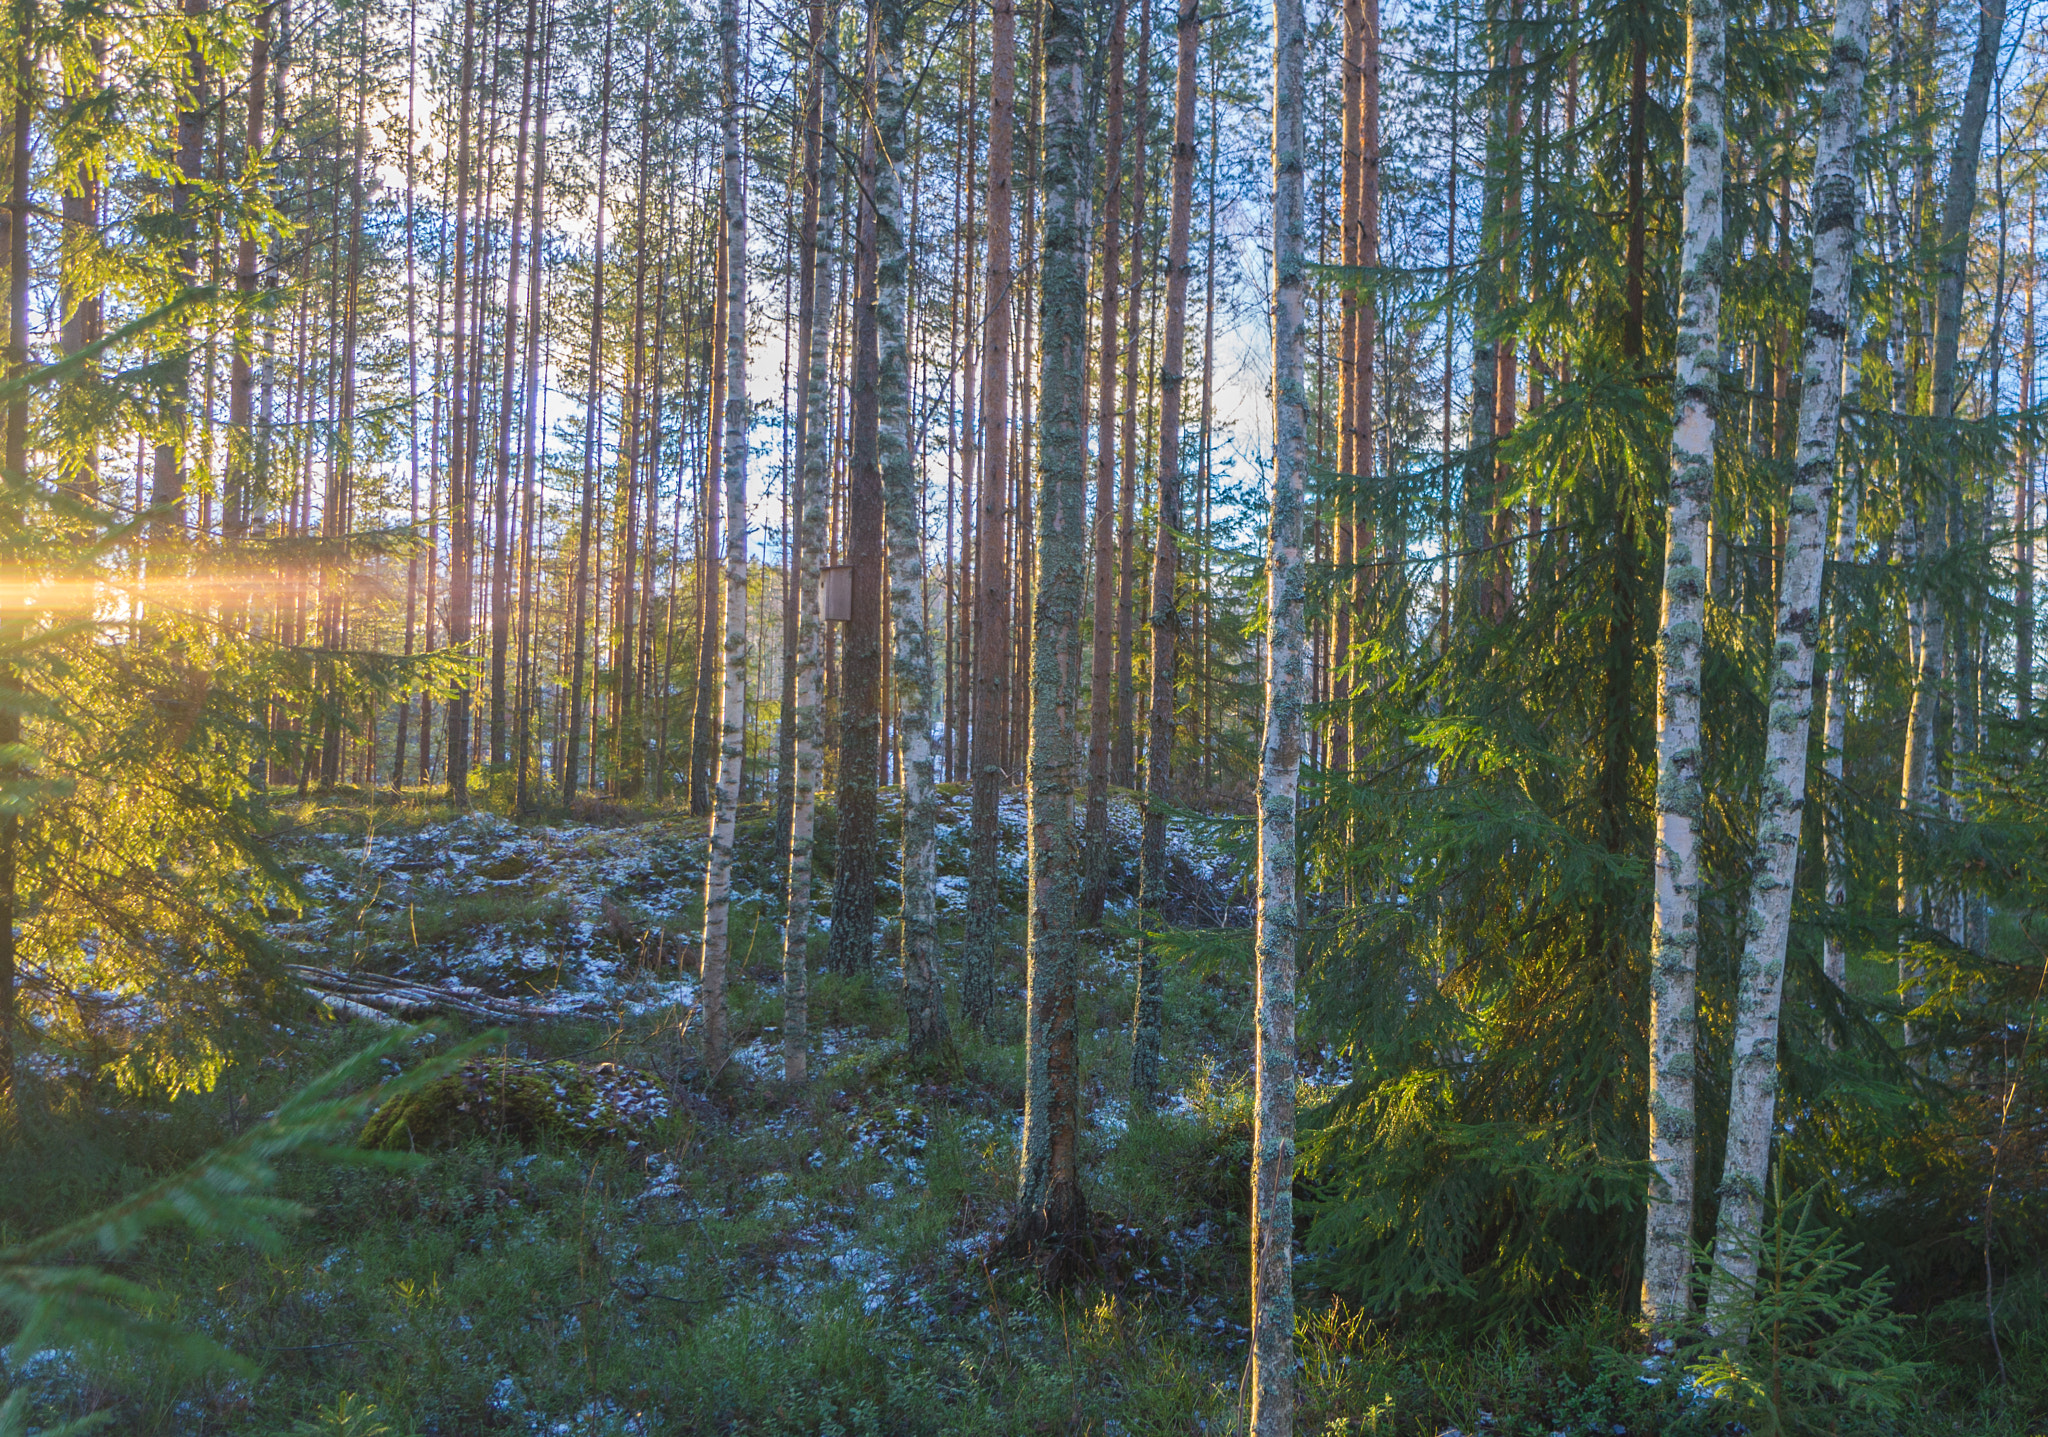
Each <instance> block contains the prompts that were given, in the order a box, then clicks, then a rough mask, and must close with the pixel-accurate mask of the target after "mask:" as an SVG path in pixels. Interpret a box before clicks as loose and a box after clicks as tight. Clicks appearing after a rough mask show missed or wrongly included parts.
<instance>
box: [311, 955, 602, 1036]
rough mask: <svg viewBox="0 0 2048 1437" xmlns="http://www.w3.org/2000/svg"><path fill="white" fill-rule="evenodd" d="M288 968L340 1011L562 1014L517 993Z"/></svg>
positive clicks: (502, 1017)
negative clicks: (502, 994)
mask: <svg viewBox="0 0 2048 1437" xmlns="http://www.w3.org/2000/svg"><path fill="white" fill-rule="evenodd" d="M285 971H286V972H287V973H289V974H291V976H292V977H293V978H295V979H296V980H298V983H299V985H300V986H301V987H302V988H304V989H305V990H306V991H307V992H308V993H310V994H311V995H312V996H313V997H315V998H317V999H319V1000H320V1001H321V1002H323V1003H325V1004H326V1005H327V1006H328V1007H330V1008H332V1009H334V1010H335V1011H336V1012H337V1013H346V1014H348V1015H349V1016H351V1017H357V1018H371V1020H372V1021H376V1019H377V1018H381V1019H383V1020H384V1021H386V1022H389V1021H391V1020H392V1019H416V1018H427V1017H432V1016H434V1015H436V1014H454V1015H457V1016H460V1017H464V1018H474V1019H476V1020H477V1021H479V1022H484V1023H538V1022H543V1021H545V1020H547V1019H549V1018H559V1017H562V1016H564V1014H563V1012H562V1011H561V1010H560V1009H557V1008H551V1007H546V1006H544V1005H541V1004H538V1003H522V1002H520V1001H519V1000H518V999H516V998H495V997H492V996H491V995H490V994H489V993H485V992H483V991H481V990H480V989H476V988H469V987H453V988H430V987H428V986H427V985H425V984H424V983H409V982H407V981H406V980H405V979H403V978H391V977H387V976H385V975H384V974H382V973H344V972H342V971H341V970H340V969H338V968H317V967H313V966H311V965H309V964H304V963H287V964H286V965H285ZM373 1014H374V1015H375V1017H372V1015H373Z"/></svg>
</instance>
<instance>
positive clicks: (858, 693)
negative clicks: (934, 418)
mask: <svg viewBox="0 0 2048 1437" xmlns="http://www.w3.org/2000/svg"><path fill="white" fill-rule="evenodd" d="M870 38H871V39H872V37H870ZM869 55H870V59H871V60H872V56H873V45H872V43H871V44H870V46H869ZM867 98H868V102H869V103H868V107H867V108H868V113H869V114H873V112H874V111H873V89H872V75H871V76H870V89H869V93H868V97H867ZM862 128H863V129H864V130H865V131H866V136H865V138H864V139H863V141H862V143H861V157H860V190H861V207H860V211H861V212H860V223H859V227H858V232H859V240H858V242H857V247H856V254H855V258H854V295H853V311H854V323H853V351H854V361H853V414H852V423H851V429H852V436H851V437H852V442H851V444H850V445H849V446H848V449H849V453H848V456H847V466H846V562H847V564H849V565H850V566H851V567H852V569H853V585H852V587H853V595H852V597H853V604H852V609H851V616H850V617H849V618H848V620H847V622H846V628H845V633H844V637H843V646H842V648H841V651H840V652H841V659H842V664H841V670H840V690H839V694H840V698H839V787H838V799H839V835H838V841H837V842H836V843H835V845H834V849H833V872H832V933H831V939H830V942H829V944H828V946H827V948H826V953H825V965H826V966H827V967H828V968H830V969H831V970H832V971H833V972H835V973H840V974H847V975H851V974H856V973H864V972H866V971H867V968H868V965H869V964H870V963H871V962H873V960H874V943H875V877H876V872H875V870H876V867H877V862H876V860H877V852H876V849H877V845H878V842H879V839H878V837H877V833H876V818H875V787H876V784H877V782H878V778H877V772H876V771H877V769H878V768H879V767H880V756H881V752H880V750H881V727H882V719H881V689H882V565H883V563H884V561H885V560H884V554H883V549H882V522H883V515H882V474H881V467H880V456H879V453H878V450H877V445H878V443H879V438H878V435H877V430H876V426H877V417H876V416H877V409H876V384H877V382H878V365H879V359H878V356H877V345H878V343H879V340H878V336H877V333H876V325H875V214H874V193H875V165H876V157H875V135H874V130H873V128H872V126H869V125H863V126H862Z"/></svg>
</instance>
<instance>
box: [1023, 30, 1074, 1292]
mask: <svg viewBox="0 0 2048 1437" xmlns="http://www.w3.org/2000/svg"><path fill="white" fill-rule="evenodd" d="M1041 14H1042V16H1043V22H1042V23H1043V26H1044V28H1043V30H1042V31H1041V34H1042V42H1041V43H1042V45H1043V49H1042V52H1041V53H1042V55H1043V57H1044V68H1043V70H1042V72H1041V73H1042V82H1041V88H1040V93H1041V95H1042V97H1043V98H1042V100H1041V104H1042V106H1043V108H1042V110H1041V123H1040V127H1039V134H1040V145H1041V150H1040V163H1039V174H1040V181H1039V183H1040V186H1041V192H1042V194H1043V195H1044V210H1043V211H1042V220H1041V224H1040V229H1039V270H1038V274H1039V287H1040V288H1039V294H1040V300H1039V332H1040V334H1041V336H1042V339H1041V344H1040V350H1039V369H1038V375H1039V379H1038V394H1039V401H1038V415H1037V421H1038V459H1037V463H1038V495H1037V504H1036V520H1037V525H1038V534H1037V543H1038V547H1037V585H1036V590H1035V593H1034V597H1033V606H1032V626H1031V741H1030V748H1029V754H1028V758H1027V761H1026V762H1027V768H1026V786H1027V788H1028V790H1029V797H1030V874H1031V877H1030V884H1031V912H1030V919H1029V937H1028V940H1027V947H1026V949H1025V995H1024V1132H1023V1138H1022V1143H1021V1151H1020V1153H1019V1156H1018V1181H1017V1208H1018V1212H1017V1226H1016V1229H1015V1231H1014V1234H1013V1238H1014V1241H1016V1242H1017V1243H1018V1244H1020V1245H1023V1246H1025V1247H1028V1248H1032V1249H1035V1250H1036V1253H1037V1255H1038V1256H1039V1258H1040V1260H1041V1263H1042V1265H1043V1267H1044V1269H1045V1270H1046V1272H1047V1274H1048V1276H1052V1277H1063V1276H1065V1275H1068V1274H1071V1272H1072V1271H1073V1270H1074V1267H1075V1265H1076V1264H1077V1263H1078V1261H1079V1259H1080V1251H1079V1247H1078V1244H1079V1243H1081V1242H1084V1241H1085V1239H1086V1223H1087V1208H1086V1205H1085V1202H1084V1199H1083V1197H1082V1194H1081V1185H1080V1168H1079V1164H1080V1128H1081V1115H1080V1050H1079V1041H1078V1040H1079V1034H1078V1031H1077V1027H1076V1025H1077V1016H1076V1013H1075V969H1074V964H1075V951H1074V915H1075V912H1076V910H1077V908H1078V906H1079V902H1080V876H1081V874H1080V863H1079V859H1080V851H1079V846H1078V844H1077V843H1076V842H1075V838H1074V789H1075V787H1076V784H1077V782H1078V780H1079V777H1080V745H1079V743H1078V741H1077V738H1076V729H1075V704H1076V702H1077V701H1078V695H1079V693H1080V674H1081V587H1082V580H1083V577H1084V575H1085V574H1086V573H1087V568H1088V548H1087V466H1088V441H1087V431H1086V429H1085V427H1084V426H1085V424H1086V414H1085V411H1086V407H1087V370H1088V359H1087V345H1088V323H1087V301H1088V291H1087V283H1088V260H1087V254H1088V228H1089V216H1088V195H1089V191H1090V176H1089V173H1088V170H1089V155H1088V144H1087V136H1086V133H1085V120H1084V118H1083V116H1084V106H1083V102H1082V86H1083V69H1084V60H1083V36H1082V20H1081V14H1080V11H1079V9H1078V7H1077V6H1076V5H1075V4H1074V0H1047V4H1046V5H1045V7H1044V8H1043V10H1042V11H1041Z"/></svg>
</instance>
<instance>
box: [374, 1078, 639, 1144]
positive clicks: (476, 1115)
mask: <svg viewBox="0 0 2048 1437" xmlns="http://www.w3.org/2000/svg"><path fill="white" fill-rule="evenodd" d="M667 1112H668V1099H667V1097H666V1096H665V1095H664V1094H663V1093H662V1091H661V1089H660V1087H659V1086H658V1085H657V1084H656V1083H655V1081H654V1080H653V1079H652V1078H650V1077H648V1076H647V1075H646V1074H644V1073H635V1072H632V1071H630V1070H628V1069H621V1068H617V1067H614V1066H613V1065H612V1064H610V1063H600V1064H598V1065H596V1066H595V1067H584V1066H583V1065H582V1064H579V1063H569V1062H539V1061H535V1060H530V1059H523V1058H492V1059H486V1060H482V1061H479V1062H474V1063H465V1064H463V1066H462V1067H461V1068H459V1069H458V1070H456V1071H455V1072H453V1073H450V1074H449V1075H448V1076H446V1077H444V1078H437V1079H436V1080H435V1081H433V1082H431V1083H429V1084H427V1085H426V1086H425V1087H423V1088H421V1089H419V1090H418V1091H417V1092H413V1093H407V1094H404V1095H402V1096H400V1097H397V1098H394V1099H393V1100H392V1101H390V1102H388V1103H386V1104H384V1105H383V1106H382V1107H380V1108H379V1109H377V1111H376V1112H375V1113H373V1114H371V1115H370V1120H369V1122H368V1123H366V1124H364V1126H363V1134H362V1139H361V1142H362V1145H363V1146H364V1147H366V1148H379V1149H385V1150H391V1151H400V1152H403V1151H407V1150H410V1149H415V1148H441V1147H451V1146H453V1145H455V1144H457V1143H461V1142H465V1141H467V1140H469V1139H471V1138H477V1137H504V1138H511V1139H512V1140H513V1141H515V1142H518V1143H522V1144H533V1143H537V1142H539V1141H541V1140H542V1139H543V1138H546V1139H551V1140H553V1141H556V1142H563V1143H571V1144H575V1145H577V1146H586V1147H587V1146H592V1145H595V1144H598V1143H604V1142H624V1143H634V1142H638V1141H639V1140H640V1139H642V1138H643V1137H645V1136H646V1132H647V1129H648V1126H649V1125H650V1124H652V1123H653V1122H655V1121H657V1120H658V1119H660V1118H662V1117H664V1116H666V1115H667Z"/></svg>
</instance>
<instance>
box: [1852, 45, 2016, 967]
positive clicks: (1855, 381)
mask: <svg viewBox="0 0 2048 1437" xmlns="http://www.w3.org/2000/svg"><path fill="white" fill-rule="evenodd" d="M1867 33H1868V31H1867V28H1866V34H1867ZM1849 325H1850V330H1849V337H1848V339H1847V341H1846V343H1845V345H1844V350H1843V357H1842V402H1843V404H1844V405H1845V406H1853V405H1854V404H1855V402H1856V393H1857V389H1858V388H1859V377H1860V375H1861V373H1862V360H1861V348H1862V346H1861V343H1860V339H1859V336H1858V330H1859V329H1860V325H1858V323H1857V321H1856V313H1855V309H1854V307H1853V306H1852V307H1851V309H1850V316H1849ZM2021 407H2022V408H2024V407H2025V406H2024V405H2022V406H2021ZM1841 500H1842V502H1841V507H1840V512H1839V515H1838V517H1837V519H1836V521H1835V572H1836V576H1837V577H1836V583H1837V586H1838V587H1839V585H1840V583H1841V577H1840V576H1841V575H1843V574H1846V573H1847V572H1848V569H1849V566H1850V565H1851V564H1852V563H1854V562H1855V561H1856V541H1857V526H1858V524H1859V522H1860V515H1861V510H1862V500H1863V481H1862V476H1860V475H1845V476H1844V477H1843V481H1842V496H1841ZM1844 607H1846V605H1845V602H1844V600H1843V598H1842V596H1841V595H1840V594H1839V593H1837V595H1836V597H1835V602H1834V606H1833V612H1832V613H1831V614H1830V615H1829V622H1830V625H1831V627H1832V629H1833V643H1834V652H1833V654H1832V655H1831V656H1830V657H1831V663H1830V665H1829V668H1828V712H1827V728H1826V731H1825V734H1824V736H1823V738H1822V740H1821V770H1822V772H1823V773H1824V774H1825V775H1826V776H1827V781H1828V814H1827V818H1826V820H1825V821H1824V822H1823V824H1822V826H1821V841H1822V843H1823V845H1824V862H1825V864H1826V873H1827V900H1828V910H1829V919H1830V922H1829V924H1828V928H1827V932H1826V934H1825V936H1824V937H1823V939H1822V953H1821V966H1822V970H1823V971H1824V972H1825V973H1826V974H1827V977H1828V981H1829V982H1831V983H1833V984H1834V985H1835V987H1836V988H1838V989H1840V990H1841V991H1842V992H1844V993H1846V992H1847V991H1848V986H1849V953H1848V946H1847V944H1846V943H1844V941H1843V938H1842V930H1841V927H1840V923H1841V920H1842V918H1843V917H1844V910H1845V909H1846V908H1847V907H1848V904H1849V845H1848V835H1847V834H1846V833H1844V832H1843V831H1842V810H1841V800H1840V795H1841V789H1842V775H1843V760H1844V756H1845V749H1846V747H1847V744H1848V737H1849V625H1848V619H1847V616H1846V615H1845V614H1844V613H1843V612H1842V610H1843V609H1844Z"/></svg>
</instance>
